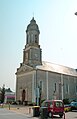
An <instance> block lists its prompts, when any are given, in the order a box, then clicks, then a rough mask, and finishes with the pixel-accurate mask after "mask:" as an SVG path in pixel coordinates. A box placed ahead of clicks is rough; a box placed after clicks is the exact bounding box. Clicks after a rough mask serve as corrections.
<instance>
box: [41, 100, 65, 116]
mask: <svg viewBox="0 0 77 119" xmlns="http://www.w3.org/2000/svg"><path fill="white" fill-rule="evenodd" d="M42 107H47V110H48V111H47V113H48V117H52V116H53V115H59V116H60V117H61V118H62V116H63V114H64V104H63V101H62V100H46V101H44V102H43V103H42V105H41V107H40V112H41V109H42Z"/></svg>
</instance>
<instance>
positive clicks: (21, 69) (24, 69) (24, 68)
mask: <svg viewBox="0 0 77 119" xmlns="http://www.w3.org/2000/svg"><path fill="white" fill-rule="evenodd" d="M32 70H33V67H30V66H28V65H25V64H22V66H20V67H19V68H18V69H17V72H16V74H22V73H26V72H30V71H32Z"/></svg>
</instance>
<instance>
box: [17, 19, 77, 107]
mask: <svg viewBox="0 0 77 119" xmlns="http://www.w3.org/2000/svg"><path fill="white" fill-rule="evenodd" d="M39 34H40V30H39V27H38V25H37V23H36V20H35V19H34V17H33V18H32V20H31V21H30V23H29V25H28V26H27V29H26V45H25V48H24V49H23V62H22V63H20V67H19V68H17V72H16V101H21V102H22V103H23V102H26V103H27V104H34V103H35V104H37V105H39V103H40V101H42V100H45V99H61V100H63V99H69V100H76V99H77V69H73V68H70V67H66V66H62V65H57V64H54V63H50V62H46V61H42V49H41V48H40V44H39Z"/></svg>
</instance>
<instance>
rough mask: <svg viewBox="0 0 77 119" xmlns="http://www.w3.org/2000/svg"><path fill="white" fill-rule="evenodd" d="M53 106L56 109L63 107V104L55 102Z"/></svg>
mask: <svg viewBox="0 0 77 119" xmlns="http://www.w3.org/2000/svg"><path fill="white" fill-rule="evenodd" d="M55 106H56V107H63V103H62V102H59V101H57V102H55Z"/></svg>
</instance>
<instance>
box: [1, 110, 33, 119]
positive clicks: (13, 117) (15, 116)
mask: <svg viewBox="0 0 77 119" xmlns="http://www.w3.org/2000/svg"><path fill="white" fill-rule="evenodd" d="M29 118H30V117H29V116H27V115H25V114H19V113H16V112H13V111H10V110H7V109H4V108H0V119H29ZM32 118H33V117H32Z"/></svg>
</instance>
